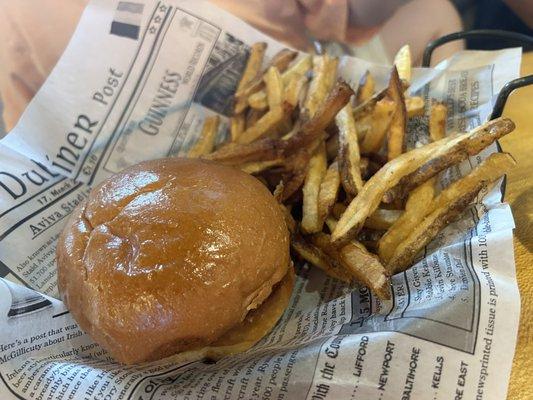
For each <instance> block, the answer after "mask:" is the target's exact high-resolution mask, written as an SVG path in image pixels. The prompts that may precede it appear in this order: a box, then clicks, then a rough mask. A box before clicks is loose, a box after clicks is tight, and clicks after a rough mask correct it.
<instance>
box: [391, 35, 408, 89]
mask: <svg viewBox="0 0 533 400" xmlns="http://www.w3.org/2000/svg"><path fill="white" fill-rule="evenodd" d="M394 65H395V66H396V68H397V69H398V75H399V77H400V79H401V80H402V81H404V82H406V83H407V84H409V82H411V48H410V47H409V45H408V44H406V45H404V46H403V47H402V48H401V49H400V50H398V53H396V56H395V57H394Z"/></svg>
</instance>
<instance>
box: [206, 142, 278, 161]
mask: <svg viewBox="0 0 533 400" xmlns="http://www.w3.org/2000/svg"><path fill="white" fill-rule="evenodd" d="M286 149H287V142H286V141H284V140H277V139H272V138H264V139H261V140H257V141H255V142H253V143H248V144H244V145H243V144H239V143H228V144H226V145H224V146H222V147H221V148H220V149H218V150H216V151H215V152H213V153H210V154H206V155H204V156H203V157H202V158H204V159H206V160H212V161H217V162H219V163H221V164H227V165H240V164H244V163H249V162H259V161H272V160H276V159H278V158H281V157H283V156H284V154H285V152H286Z"/></svg>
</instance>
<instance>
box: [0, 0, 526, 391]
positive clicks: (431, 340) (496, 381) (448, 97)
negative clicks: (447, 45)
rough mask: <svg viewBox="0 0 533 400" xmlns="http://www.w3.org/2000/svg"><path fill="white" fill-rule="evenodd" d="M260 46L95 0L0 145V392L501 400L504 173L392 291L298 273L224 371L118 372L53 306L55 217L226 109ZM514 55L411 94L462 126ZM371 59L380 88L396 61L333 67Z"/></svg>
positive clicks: (190, 8) (506, 351)
mask: <svg viewBox="0 0 533 400" xmlns="http://www.w3.org/2000/svg"><path fill="white" fill-rule="evenodd" d="M256 41H266V42H268V43H269V49H268V53H267V56H272V54H274V53H275V52H276V51H277V50H278V49H280V48H281V47H282V46H281V45H280V44H279V43H276V42H274V41H273V40H271V39H269V38H268V37H266V36H264V35H263V34H261V33H259V32H257V31H255V30H254V29H253V28H251V27H249V26H247V25H246V24H245V23H243V22H242V21H240V20H238V19H236V18H235V17H233V16H231V15H229V14H227V13H225V12H224V11H222V10H220V9H218V8H216V7H214V6H213V5H211V4H209V3H207V2H195V1H174V2H164V1H158V2H155V1H144V2H141V1H136V2H120V1H103V0H99V1H94V2H92V3H91V4H90V5H89V6H88V8H87V9H86V11H85V13H84V15H83V17H82V19H81V21H80V24H79V26H78V29H77V31H76V33H75V35H74V37H73V39H72V40H71V43H70V44H69V46H68V48H67V50H66V51H65V53H64V55H63V57H62V58H61V60H60V61H59V62H58V65H57V66H56V68H55V69H54V71H53V72H52V74H51V75H50V77H49V78H48V80H47V81H46V83H45V84H44V85H43V88H42V89H41V90H40V91H39V93H38V94H37V95H36V97H35V99H34V100H33V101H32V102H31V104H30V106H29V107H28V109H27V110H26V112H25V113H24V115H23V117H22V118H21V120H20V122H19V124H18V125H17V126H16V127H15V129H14V130H13V131H12V132H11V133H10V134H9V135H8V136H7V137H6V138H5V139H3V140H2V141H1V142H0V154H1V157H0V220H1V224H0V276H1V277H3V278H0V378H1V383H0V398H2V399H11V398H13V399H15V398H19V399H33V398H43V399H44V398H71V399H83V398H87V399H115V398H124V399H166V398H169V399H170V398H172V399H174V398H183V399H207V398H210V399H217V398H242V399H253V398H257V399H266V398H273V399H274V398H275V399H284V398H286V399H289V398H290V399H299V398H302V399H304V398H309V399H327V398H378V399H388V398H391V399H392V398H402V399H409V398H435V399H440V398H450V397H455V398H478V399H500V398H503V397H504V396H505V393H506V390H507V383H508V378H509V374H510V368H511V362H512V357H513V352H514V346H515V341H516V339H515V338H516V331H517V325H518V315H519V295H518V289H517V285H516V279H515V271H514V260H513V248H512V229H513V228H514V223H513V220H512V215H511V212H510V208H509V206H508V205H506V204H504V203H501V200H502V194H503V190H504V185H503V184H502V183H501V182H500V183H499V184H498V185H496V186H495V187H494V188H493V189H492V190H491V191H490V192H489V193H486V194H485V196H484V197H483V198H481V197H480V198H479V199H478V202H477V203H476V205H474V206H472V207H471V208H470V209H469V210H468V211H467V212H465V213H464V215H463V216H462V218H461V220H460V221H458V222H456V223H454V224H453V225H451V226H449V227H448V228H446V229H445V230H444V231H443V232H442V233H441V234H440V235H439V237H438V238H437V239H436V240H435V241H433V242H432V243H431V244H430V245H429V246H428V247H427V249H426V250H425V252H424V254H422V255H421V258H420V260H419V261H418V262H417V263H416V265H415V266H414V267H413V268H411V269H409V270H407V271H406V272H404V273H401V274H398V275H396V276H394V278H393V292H394V298H393V301H391V302H380V301H379V300H378V299H376V298H375V297H374V296H372V294H371V293H370V292H369V291H368V290H367V289H366V288H363V287H360V288H356V289H355V290H351V289H349V288H347V287H345V286H343V285H341V284H339V283H338V282H336V281H333V280H331V279H329V278H327V277H326V276H324V275H323V274H322V273H321V272H320V271H318V270H316V269H314V268H310V267H308V266H307V265H304V266H301V267H300V268H299V270H298V275H299V277H298V279H297V283H296V286H295V289H294V293H293V296H292V299H291V303H290V306H289V308H288V309H287V311H286V312H285V314H284V316H283V317H282V319H281V321H280V322H279V323H278V325H277V326H276V327H275V328H274V330H273V331H272V332H271V333H270V334H269V335H268V336H267V337H265V338H264V339H263V340H262V341H261V342H260V343H259V344H258V345H256V346H255V347H254V348H253V349H251V350H250V351H248V352H246V353H244V354H241V355H238V356H234V357H230V358H227V359H223V360H222V361H220V362H218V363H216V364H209V363H206V362H204V361H202V360H197V359H195V358H198V357H199V356H201V355H200V354H193V355H191V357H190V359H188V360H183V359H180V357H179V356H178V357H174V358H169V359H166V360H162V361H160V362H156V363H151V364H148V365H141V366H130V367H125V366H122V365H119V364H117V363H115V362H113V360H112V359H110V358H109V356H107V354H106V352H105V351H104V350H103V349H101V348H100V347H99V346H98V345H97V344H95V343H94V342H92V341H91V339H90V338H89V337H88V336H87V335H86V334H84V333H83V332H82V331H81V330H80V329H79V328H78V326H77V324H76V322H75V321H74V320H73V319H72V317H71V315H70V314H69V313H68V311H67V310H66V309H65V307H64V305H63V304H62V302H61V301H60V300H58V299H57V298H58V293H57V284H56V276H55V273H56V271H55V263H54V250H55V241H56V239H57V236H58V234H59V232H60V231H61V227H62V224H63V221H64V220H65V217H67V216H68V214H69V213H70V212H71V211H72V209H73V208H74V207H75V206H76V204H78V203H79V202H80V201H83V199H84V198H85V197H86V195H87V193H88V190H89V188H90V185H93V184H95V183H97V182H99V181H101V180H102V179H104V178H105V177H107V176H109V175H110V174H112V173H114V172H116V171H118V170H120V169H122V168H124V167H125V166H127V165H131V164H133V163H136V162H138V161H141V160H144V159H150V158H157V157H163V156H167V155H176V154H180V152H182V151H183V150H184V149H187V148H188V147H189V146H190V145H191V144H193V143H194V142H195V139H196V135H197V133H198V132H199V126H201V122H202V120H203V118H204V117H205V116H206V115H212V114H213V113H218V114H220V115H222V116H223V117H224V116H225V115H227V113H228V100H229V97H230V96H231V93H232V91H233V90H234V88H235V85H236V83H237V79H238V77H239V75H240V73H241V71H242V69H243V67H244V63H245V61H246V57H247V54H248V49H249V45H250V44H252V43H254V42H256ZM520 54H521V53H520V50H519V49H509V50H505V51H499V52H463V53H460V54H457V55H456V56H455V57H453V58H452V59H450V60H448V61H445V62H443V63H441V64H440V65H439V66H438V67H437V68H435V69H418V70H416V71H415V74H414V79H413V83H412V87H411V89H410V90H411V91H412V92H414V93H417V94H419V95H422V96H424V97H425V98H426V99H431V98H435V99H438V100H444V101H446V102H447V104H448V105H449V109H450V116H449V119H448V127H449V129H450V130H467V129H470V128H472V127H474V126H477V125H479V124H480V123H481V122H483V121H484V120H485V119H486V118H487V116H488V115H489V113H490V109H491V105H492V101H493V99H494V98H495V96H496V95H497V93H498V91H499V90H500V88H501V87H502V86H503V85H504V84H505V83H506V82H507V81H509V80H511V79H513V78H515V77H516V76H518V68H519V64H520ZM367 69H370V70H371V71H372V72H373V74H374V75H375V76H376V79H377V81H378V84H379V85H381V86H383V85H384V84H385V82H386V79H387V75H388V73H389V67H387V66H380V65H374V64H371V63H368V62H366V61H363V60H359V59H353V58H347V57H346V58H342V59H341V62H340V67H339V74H340V76H342V77H343V78H344V79H346V80H348V81H350V82H352V83H353V82H356V81H357V79H358V78H359V76H360V75H361V74H362V73H364V72H365V71H366V70H367ZM156 103H157V104H156ZM158 107H159V108H158ZM155 109H158V110H160V111H161V110H163V111H164V112H162V113H161V112H160V113H155V112H154V110H155ZM425 124H426V121H425V119H424V118H423V117H422V118H420V119H418V120H415V121H412V122H411V124H410V138H409V143H410V144H411V145H412V144H413V143H414V142H415V140H419V141H423V140H424V135H425V132H426V125H425ZM221 135H222V132H221ZM222 139H223V138H222V137H221V138H220V140H222ZM493 151H497V148H496V146H492V147H491V148H489V149H487V150H485V151H484V152H483V153H482V154H480V155H479V156H476V157H472V158H471V159H470V160H468V161H467V162H464V163H463V164H461V165H460V166H458V167H457V168H452V169H451V170H449V171H447V172H446V173H445V174H443V175H442V177H441V181H442V182H443V183H446V182H449V181H450V180H454V179H457V178H458V177H459V176H461V175H462V174H464V173H466V172H468V171H469V170H470V169H471V168H472V166H474V165H476V164H478V163H479V162H480V161H481V160H482V159H483V158H484V157H486V156H487V155H488V154H490V153H491V152H493ZM31 289H35V290H31Z"/></svg>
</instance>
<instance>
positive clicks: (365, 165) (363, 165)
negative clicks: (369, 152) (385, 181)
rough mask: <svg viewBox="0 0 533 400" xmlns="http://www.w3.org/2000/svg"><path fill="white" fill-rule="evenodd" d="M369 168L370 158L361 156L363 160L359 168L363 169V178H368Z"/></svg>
mask: <svg viewBox="0 0 533 400" xmlns="http://www.w3.org/2000/svg"><path fill="white" fill-rule="evenodd" d="M369 168H370V160H369V159H368V158H366V157H361V161H360V162H359V170H360V171H361V176H362V177H363V179H367V178H366V176H367V175H368V171H369Z"/></svg>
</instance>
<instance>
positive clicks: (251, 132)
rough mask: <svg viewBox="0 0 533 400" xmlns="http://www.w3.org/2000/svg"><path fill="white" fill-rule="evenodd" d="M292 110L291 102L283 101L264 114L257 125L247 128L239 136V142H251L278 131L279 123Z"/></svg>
mask: <svg viewBox="0 0 533 400" xmlns="http://www.w3.org/2000/svg"><path fill="white" fill-rule="evenodd" d="M291 112H292V107H291V106H290V104H287V103H283V104H282V105H281V106H278V107H275V108H273V109H271V110H270V111H269V112H267V113H266V114H265V115H263V116H262V117H261V118H260V119H259V120H258V121H257V122H256V123H255V125H252V126H250V127H249V128H246V130H245V131H244V132H243V133H242V134H241V135H240V136H239V137H238V138H237V143H243V144H246V143H251V142H253V141H256V140H257V139H260V138H263V137H266V136H270V135H272V134H273V133H275V132H276V130H277V128H278V127H279V125H280V124H281V123H282V122H283V121H284V120H285V118H287V117H288V116H289V115H290V113H291Z"/></svg>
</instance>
